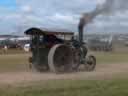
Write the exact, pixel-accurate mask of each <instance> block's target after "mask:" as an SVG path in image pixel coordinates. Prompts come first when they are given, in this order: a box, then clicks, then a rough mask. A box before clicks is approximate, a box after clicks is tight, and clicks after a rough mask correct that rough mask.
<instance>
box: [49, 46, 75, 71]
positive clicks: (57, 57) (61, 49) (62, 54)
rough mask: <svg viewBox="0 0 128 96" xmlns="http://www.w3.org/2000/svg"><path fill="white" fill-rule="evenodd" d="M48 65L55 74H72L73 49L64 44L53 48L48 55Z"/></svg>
mask: <svg viewBox="0 0 128 96" xmlns="http://www.w3.org/2000/svg"><path fill="white" fill-rule="evenodd" d="M48 65H49V68H50V71H51V72H54V73H64V72H70V71H71V70H72V65H73V54H72V50H71V48H70V47H69V46H67V45H63V44H57V45H55V46H53V47H52V48H51V50H50V52H49V54H48Z"/></svg>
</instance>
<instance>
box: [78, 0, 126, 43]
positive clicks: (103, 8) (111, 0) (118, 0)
mask: <svg viewBox="0 0 128 96" xmlns="http://www.w3.org/2000/svg"><path fill="white" fill-rule="evenodd" d="M127 5H128V0H106V1H105V2H104V3H100V4H97V6H96V9H95V10H94V11H92V12H89V13H84V14H83V15H82V17H81V18H80V22H79V25H78V31H79V41H80V43H82V42H83V30H84V26H86V25H87V24H88V23H90V22H91V21H92V20H93V19H94V18H95V17H96V16H97V15H99V14H103V15H105V14H113V13H116V12H119V11H120V12H122V11H127V10H128V6H127Z"/></svg>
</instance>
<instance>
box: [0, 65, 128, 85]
mask: <svg viewBox="0 0 128 96" xmlns="http://www.w3.org/2000/svg"><path fill="white" fill-rule="evenodd" d="M127 73H128V64H99V65H97V67H96V70H95V71H93V72H76V73H70V74H59V75H57V74H53V73H36V72H31V71H29V72H28V71H26V72H17V73H16V72H9V73H0V83H1V84H15V83H24V82H31V81H40V80H56V79H73V80H74V79H85V80H90V79H91V80H95V79H96V80H97V79H98V80H99V79H100V80H102V79H103V80H104V79H105V80H106V79H112V78H120V77H123V78H127V76H126V74H127Z"/></svg>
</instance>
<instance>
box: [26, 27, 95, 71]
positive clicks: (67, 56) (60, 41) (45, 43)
mask: <svg viewBox="0 0 128 96" xmlns="http://www.w3.org/2000/svg"><path fill="white" fill-rule="evenodd" d="M25 34H27V35H30V36H31V52H32V56H31V57H30V58H29V61H30V67H31V68H32V69H35V70H36V71H38V72H44V71H51V72H55V73H65V72H73V71H93V70H94V69H95V66H96V59H95V57H94V56H92V55H90V56H87V48H86V46H85V44H84V42H82V41H80V40H75V39H74V33H72V32H53V31H48V30H41V29H39V28H30V29H28V30H27V31H26V32H25Z"/></svg>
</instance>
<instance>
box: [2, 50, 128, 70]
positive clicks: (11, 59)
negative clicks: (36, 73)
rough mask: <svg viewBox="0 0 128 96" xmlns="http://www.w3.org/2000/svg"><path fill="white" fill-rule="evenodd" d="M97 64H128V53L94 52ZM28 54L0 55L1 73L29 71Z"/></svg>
mask: <svg viewBox="0 0 128 96" xmlns="http://www.w3.org/2000/svg"><path fill="white" fill-rule="evenodd" d="M93 54H94V55H95V56H96V59H97V64H112V63H113V64H116V63H122V64H123V63H127V62H128V53H117V52H115V53H107V52H106V53H103V52H94V53H93ZM29 55H30V54H28V53H20V52H19V53H16V52H15V54H11V53H9V54H1V55H0V72H15V71H24V70H28V64H29V63H28V57H29Z"/></svg>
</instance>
